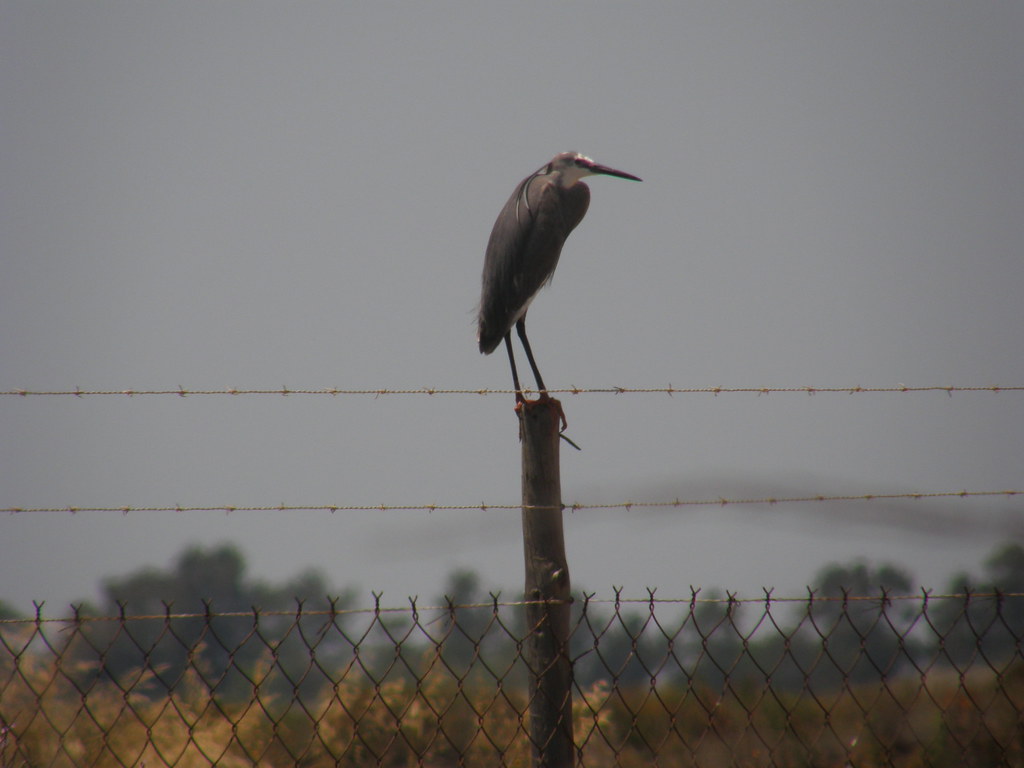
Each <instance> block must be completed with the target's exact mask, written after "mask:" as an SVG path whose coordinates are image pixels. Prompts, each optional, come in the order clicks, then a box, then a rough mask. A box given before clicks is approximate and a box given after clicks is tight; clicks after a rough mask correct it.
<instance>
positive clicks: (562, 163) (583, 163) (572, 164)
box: [547, 152, 642, 187]
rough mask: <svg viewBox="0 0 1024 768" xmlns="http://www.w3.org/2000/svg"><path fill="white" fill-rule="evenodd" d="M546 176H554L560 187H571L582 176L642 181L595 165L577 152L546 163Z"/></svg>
mask: <svg viewBox="0 0 1024 768" xmlns="http://www.w3.org/2000/svg"><path fill="white" fill-rule="evenodd" d="M547 175H550V176H554V177H555V178H556V179H557V183H558V184H559V185H560V186H562V187H571V186H572V185H573V184H575V183H576V182H577V181H579V180H580V179H582V178H583V177H584V176H597V175H604V176H618V177H619V178H620V179H632V180H633V181H642V179H641V178H640V177H639V176H634V175H633V174H631V173H626V172H625V171H617V170H615V169H614V168H609V167H608V166H607V165H601V164H599V163H595V162H594V161H593V160H591V159H590V158H589V157H587V156H586V155H581V154H580V153H579V152H562V153H561V154H558V155H555V156H554V157H553V158H551V162H550V163H548V167H547Z"/></svg>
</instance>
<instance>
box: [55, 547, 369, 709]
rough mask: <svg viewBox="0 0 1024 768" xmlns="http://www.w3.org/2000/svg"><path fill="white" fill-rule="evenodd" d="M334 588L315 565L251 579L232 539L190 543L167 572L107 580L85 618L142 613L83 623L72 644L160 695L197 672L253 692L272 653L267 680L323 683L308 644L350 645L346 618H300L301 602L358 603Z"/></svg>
mask: <svg viewBox="0 0 1024 768" xmlns="http://www.w3.org/2000/svg"><path fill="white" fill-rule="evenodd" d="M329 591H330V588H329V587H328V585H327V583H326V581H325V580H324V579H323V577H322V576H321V575H320V574H319V573H317V572H315V571H307V572H305V573H303V574H301V575H300V576H299V577H297V578H296V579H293V580H291V581H288V582H285V583H284V584H283V585H281V586H278V587H274V586H270V585H267V584H263V583H260V582H254V581H251V580H249V579H247V578H246V573H245V561H244V558H243V557H242V555H241V553H240V552H239V551H238V549H237V548H235V547H234V546H231V545H223V546H220V547H215V548H212V549H203V548H200V547H192V548H189V549H187V550H186V551H184V552H183V553H182V554H181V555H179V557H178V558H177V559H176V561H175V562H174V563H173V564H172V566H171V568H170V569H168V570H160V569H157V568H146V569H142V570H140V571H137V572H135V573H132V574H128V575H127V576H120V577H111V578H109V579H107V580H106V581H105V582H104V584H103V587H102V594H103V598H102V604H101V605H100V606H99V608H98V609H97V608H94V607H91V606H90V607H88V608H86V609H84V610H82V609H80V611H79V615H83V616H85V615H95V614H98V615H102V616H124V617H144V618H133V619H132V620H130V621H122V622H113V623H112V622H98V623H94V622H86V623H83V624H82V625H81V631H80V632H78V633H76V635H75V638H76V642H75V643H74V647H72V648H69V649H68V650H69V652H72V653H74V655H75V656H76V658H78V659H80V660H94V659H96V658H98V659H99V660H100V663H101V672H102V674H104V675H107V676H109V677H111V678H113V679H115V680H117V681H119V683H122V684H123V685H124V686H125V687H128V686H129V685H131V686H132V687H134V688H135V690H136V691H140V690H147V691H149V692H151V693H153V694H154V695H157V696H159V695H165V694H166V693H167V692H168V691H170V690H173V689H174V688H175V687H176V686H177V685H178V684H179V683H180V682H181V680H182V677H183V676H184V675H185V673H186V671H188V670H190V669H192V670H195V671H197V672H198V673H199V674H200V675H201V676H202V678H203V680H204V681H205V684H206V685H207V687H208V688H209V689H210V691H211V693H217V694H223V693H236V692H238V691H240V690H243V689H245V690H251V687H252V685H253V684H254V680H253V669H254V668H255V667H256V666H257V665H263V666H265V665H266V664H267V659H268V658H269V659H272V669H271V672H270V674H269V677H266V676H265V679H264V680H263V681H259V682H261V684H262V683H263V682H267V680H269V683H271V685H269V686H268V687H271V688H273V687H274V686H277V687H281V688H283V689H285V690H296V689H297V688H299V687H300V686H301V687H303V688H306V689H308V688H316V687H319V686H321V685H323V684H325V683H326V682H328V681H326V680H324V676H323V672H322V670H320V669H318V668H314V667H313V665H312V664H311V659H310V648H311V647H312V646H314V645H315V646H317V648H318V655H319V658H320V660H321V661H324V660H325V659H326V658H327V657H329V656H330V655H331V653H332V652H333V653H344V654H346V655H347V654H349V653H350V652H351V647H350V646H347V645H346V644H345V643H344V642H343V641H342V639H341V636H340V635H339V632H340V631H341V624H340V620H339V617H332V616H330V615H326V616H325V615H318V616H309V615H304V616H298V615H297V611H298V608H299V606H300V605H301V606H302V610H303V612H304V613H308V612H310V611H330V610H331V609H332V606H333V608H335V609H339V610H340V609H343V608H345V607H347V606H349V605H350V604H351V603H352V594H351V593H343V594H342V595H341V596H340V597H338V598H335V599H334V600H333V601H332V599H331V598H329V597H328V593H329ZM183 614H185V615H183ZM257 614H258V615H257ZM142 680H145V684H144V687H143V688H140V687H139V685H138V683H139V681H142Z"/></svg>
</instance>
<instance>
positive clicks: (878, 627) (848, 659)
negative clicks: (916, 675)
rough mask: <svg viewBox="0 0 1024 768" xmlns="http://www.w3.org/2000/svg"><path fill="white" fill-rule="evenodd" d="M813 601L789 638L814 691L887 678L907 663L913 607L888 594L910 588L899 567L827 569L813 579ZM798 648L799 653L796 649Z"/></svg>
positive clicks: (864, 565) (901, 593)
mask: <svg viewBox="0 0 1024 768" xmlns="http://www.w3.org/2000/svg"><path fill="white" fill-rule="evenodd" d="M814 584H816V585H817V587H816V588H815V589H813V598H814V599H813V600H811V601H810V603H809V604H808V606H807V611H806V613H805V614H804V616H803V617H802V619H801V623H800V626H799V628H798V630H796V631H794V633H793V636H794V637H796V638H798V639H799V640H800V641H801V642H800V643H799V644H798V646H796V647H794V648H793V650H792V655H793V659H794V661H795V662H796V664H797V665H798V666H799V668H800V669H801V670H803V674H804V675H805V676H806V678H807V682H808V685H810V686H812V687H813V688H821V689H832V688H834V687H836V686H837V685H840V684H847V683H848V682H849V683H854V684H857V683H865V682H868V681H873V680H879V679H885V678H888V677H891V676H893V675H896V674H898V673H899V672H900V670H901V667H902V666H903V665H905V664H907V663H908V662H909V656H908V653H909V652H910V651H911V650H912V649H911V646H912V645H913V641H912V640H911V638H910V637H909V633H910V630H911V628H912V626H913V622H914V617H915V615H916V608H915V605H914V604H911V603H906V602H901V603H892V602H890V601H889V599H888V598H889V597H890V596H894V595H897V596H905V595H907V594H909V593H910V592H911V590H912V584H913V580H912V577H911V576H910V574H908V573H907V572H906V571H904V570H902V569H901V568H899V567H898V566H895V565H890V564H882V565H878V566H869V565H868V564H867V563H865V562H861V561H858V562H854V563H851V564H847V565H839V564H832V565H829V566H826V567H825V568H823V569H822V570H821V571H819V572H818V575H817V576H816V577H815V580H814ZM798 648H799V654H798V650H797V649H798Z"/></svg>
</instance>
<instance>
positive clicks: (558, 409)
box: [515, 389, 583, 451]
mask: <svg viewBox="0 0 1024 768" xmlns="http://www.w3.org/2000/svg"><path fill="white" fill-rule="evenodd" d="M540 405H545V406H548V407H550V408H551V409H552V410H554V412H555V414H556V416H557V417H558V420H559V422H561V428H560V429H559V430H558V436H559V437H560V438H562V439H563V440H565V442H567V443H568V444H569V445H571V446H572V447H573V448H575V449H576V450H577V451H581V450H583V449H582V448H580V447H579V445H577V444H576V442H575V441H573V440H572V438H570V437H569V436H568V435H567V434H565V430H566V429H568V428H569V422H568V420H567V419H566V418H565V410H564V409H563V408H562V402H561V401H560V400H558V399H556V398H554V397H551V395H549V394H548V392H547V390H546V389H542V390H540V392H539V396H538V397H537V399H536V400H528V399H527V398H526V397H525V396H524V395H523V393H522V392H521V391H517V392H516V407H515V411H516V414H517V415H518V414H519V413H520V412H521V411H522V409H523V408H534V407H537V406H540ZM521 437H522V436H521V435H520V438H521Z"/></svg>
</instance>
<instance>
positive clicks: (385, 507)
mask: <svg viewBox="0 0 1024 768" xmlns="http://www.w3.org/2000/svg"><path fill="white" fill-rule="evenodd" d="M1020 494H1024V490H1002V491H966V490H964V491H923V492H916V493H863V494H856V495H854V494H836V495H828V494H815V495H809V496H762V497H757V498H740V499H727V498H723V497H720V498H717V499H673V500H672V501H620V502H614V503H608V504H588V503H582V502H573V503H571V504H562V509H563V510H566V511H569V512H580V511H584V510H591V509H622V510H625V511H626V512H629V511H632V510H634V509H666V508H673V507H698V506H701V507H718V506H721V507H724V506H729V505H741V504H796V503H803V502H851V501H862V502H871V501H892V500H896V499H908V500H919V499H938V498H972V497H986V496H988V497H991V496H1005V497H1010V496H1017V495H1020ZM527 508H528V509H532V508H534V507H527ZM537 508H541V509H546V507H537ZM516 509H523V505H522V504H488V503H486V502H481V503H479V504H309V505H306V504H273V505H266V506H244V505H211V506H186V505H178V504H176V505H174V506H162V507H161V506H121V507H88V506H66V507H3V508H0V513H7V514H11V515H16V514H26V513H43V512H69V513H71V514H77V513H79V512H120V513H121V514H125V515H127V514H129V513H139V512H224V513H232V512H331V513H332V514H333V513H335V512H450V511H469V510H480V511H481V512H489V511H492V510H493V511H508V510H516Z"/></svg>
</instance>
